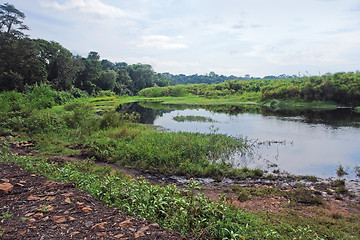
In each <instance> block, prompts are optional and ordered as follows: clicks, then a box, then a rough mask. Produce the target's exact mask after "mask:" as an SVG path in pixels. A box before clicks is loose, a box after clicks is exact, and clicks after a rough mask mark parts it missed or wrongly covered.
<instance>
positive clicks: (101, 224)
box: [91, 222, 107, 230]
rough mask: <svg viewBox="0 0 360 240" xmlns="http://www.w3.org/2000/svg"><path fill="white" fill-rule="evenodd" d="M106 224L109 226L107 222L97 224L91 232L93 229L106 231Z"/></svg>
mask: <svg viewBox="0 0 360 240" xmlns="http://www.w3.org/2000/svg"><path fill="white" fill-rule="evenodd" d="M105 224H107V222H102V223H98V224H95V225H94V226H92V227H91V230H92V229H95V228H96V229H97V230H104V229H105V227H104V226H105Z"/></svg>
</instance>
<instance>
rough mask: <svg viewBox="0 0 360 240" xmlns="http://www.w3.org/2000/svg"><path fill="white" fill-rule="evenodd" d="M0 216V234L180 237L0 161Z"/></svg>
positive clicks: (27, 236)
mask: <svg viewBox="0 0 360 240" xmlns="http://www.w3.org/2000/svg"><path fill="white" fill-rule="evenodd" d="M0 216H1V218H0V226H1V228H0V234H1V237H0V238H1V239H184V238H182V237H181V236H180V235H179V234H178V233H175V232H171V231H168V230H165V229H163V228H161V227H159V225H158V224H156V223H152V222H148V221H145V220H143V219H140V218H135V217H132V216H129V215H126V214H122V213H120V212H119V211H118V210H117V209H115V208H112V207H107V206H104V205H103V204H102V203H101V202H99V201H97V200H96V199H94V198H93V197H91V196H90V195H88V194H87V193H85V192H83V191H80V190H77V189H76V188H75V186H74V185H73V184H69V183H61V182H55V181H52V180H49V179H47V178H45V177H42V176H37V175H34V174H31V173H30V172H27V171H25V170H23V169H21V168H20V167H18V166H16V165H15V164H13V163H0Z"/></svg>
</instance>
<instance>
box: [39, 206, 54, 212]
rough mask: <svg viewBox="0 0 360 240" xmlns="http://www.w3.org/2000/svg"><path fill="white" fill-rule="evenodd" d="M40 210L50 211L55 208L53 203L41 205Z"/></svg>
mask: <svg viewBox="0 0 360 240" xmlns="http://www.w3.org/2000/svg"><path fill="white" fill-rule="evenodd" d="M38 210H39V211H40V212H44V213H46V212H50V211H52V210H53V207H52V206H51V205H41V206H40V208H39V209H38Z"/></svg>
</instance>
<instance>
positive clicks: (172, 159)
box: [0, 85, 262, 180]
mask: <svg viewBox="0 0 360 240" xmlns="http://www.w3.org/2000/svg"><path fill="white" fill-rule="evenodd" d="M56 93H58V92H56V91H53V90H51V89H50V88H49V87H46V86H43V85H41V86H35V88H34V90H33V91H32V92H29V93H26V94H20V93H16V92H4V93H1V94H0V99H2V100H3V103H4V104H3V106H4V107H3V108H2V109H1V112H0V120H1V122H0V134H1V135H9V134H11V135H21V136H22V137H23V138H30V139H31V140H33V141H35V142H36V146H37V148H38V149H41V150H42V152H43V153H44V154H64V155H74V154H85V155H87V156H90V157H95V158H96V159H97V160H98V161H105V162H111V163H115V164H118V165H121V166H127V167H132V168H137V169H141V170H144V171H156V172H161V173H166V174H180V175H187V176H191V177H193V176H212V177H214V178H216V179H219V180H220V179H221V178H222V177H238V178H245V177H259V176H262V171H260V170H257V169H255V170H249V169H233V168H232V166H231V165H230V164H229V163H227V159H228V158H229V156H230V155H231V154H233V153H234V152H235V151H247V148H248V146H246V144H245V142H244V141H243V140H242V139H240V138H233V137H228V136H226V135H223V134H200V133H185V132H180V133H175V132H161V131H158V130H156V129H154V127H153V126H148V125H141V124H137V123H135V122H136V121H137V120H138V118H139V116H138V115H137V114H127V113H126V114H120V113H118V112H116V111H114V110H112V111H100V109H101V108H102V105H99V103H100V102H99V101H97V99H77V100H76V101H74V102H70V103H67V104H65V105H62V106H55V107H53V108H46V107H51V106H53V105H55V104H56V102H54V101H53V98H52V97H49V96H52V95H54V94H56ZM30 98H31V101H28V100H27V99H30ZM100 99H102V100H103V98H100ZM96 104H98V105H96ZM94 106H96V108H95V107H94ZM14 107H16V111H15V110H14ZM105 107H107V106H106V105H105ZM74 146H77V147H74Z"/></svg>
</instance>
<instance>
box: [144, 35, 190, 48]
mask: <svg viewBox="0 0 360 240" xmlns="http://www.w3.org/2000/svg"><path fill="white" fill-rule="evenodd" d="M181 39H183V37H182V36H176V37H174V38H170V37H168V36H165V35H149V36H143V37H142V38H141V42H140V43H139V44H137V47H141V48H156V49H160V50H177V49H184V48H187V47H188V46H187V45H186V44H184V43H178V42H176V41H179V40H181Z"/></svg>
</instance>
